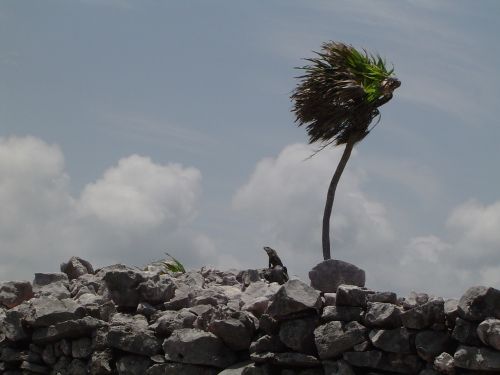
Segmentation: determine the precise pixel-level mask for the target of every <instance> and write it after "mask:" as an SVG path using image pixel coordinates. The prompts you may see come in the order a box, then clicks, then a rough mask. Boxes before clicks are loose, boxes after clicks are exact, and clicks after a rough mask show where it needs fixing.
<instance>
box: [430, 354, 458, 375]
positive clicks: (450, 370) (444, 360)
mask: <svg viewBox="0 0 500 375" xmlns="http://www.w3.org/2000/svg"><path fill="white" fill-rule="evenodd" d="M434 368H435V369H436V370H437V371H439V372H440V373H441V374H446V375H453V374H455V360H454V359H453V356H452V355H451V354H449V353H446V352H444V353H441V354H440V355H438V356H437V357H436V358H435V359H434Z"/></svg>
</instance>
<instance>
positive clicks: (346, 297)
mask: <svg viewBox="0 0 500 375" xmlns="http://www.w3.org/2000/svg"><path fill="white" fill-rule="evenodd" d="M373 293H374V292H373V291H372V290H369V289H366V288H362V287H359V286H356V285H344V284H342V285H339V287H338V288H337V293H336V300H337V301H336V304H337V306H358V307H366V300H367V296H368V295H370V294H373Z"/></svg>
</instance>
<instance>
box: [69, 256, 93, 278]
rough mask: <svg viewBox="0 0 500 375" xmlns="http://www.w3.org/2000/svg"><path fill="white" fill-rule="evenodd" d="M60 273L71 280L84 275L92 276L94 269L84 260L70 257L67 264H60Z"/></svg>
mask: <svg viewBox="0 0 500 375" xmlns="http://www.w3.org/2000/svg"><path fill="white" fill-rule="evenodd" d="M61 272H64V273H65V274H66V275H67V276H68V278H69V279H70V280H73V279H76V278H78V277H80V276H82V275H85V274H93V273H94V268H93V267H92V265H91V264H90V263H89V262H87V261H86V260H84V259H82V258H79V257H75V256H72V257H71V258H70V259H69V261H68V262H67V263H62V264H61Z"/></svg>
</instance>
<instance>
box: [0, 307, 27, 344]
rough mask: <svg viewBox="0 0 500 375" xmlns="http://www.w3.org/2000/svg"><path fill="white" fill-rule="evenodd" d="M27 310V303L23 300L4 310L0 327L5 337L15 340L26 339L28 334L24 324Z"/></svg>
mask: <svg viewBox="0 0 500 375" xmlns="http://www.w3.org/2000/svg"><path fill="white" fill-rule="evenodd" d="M28 311H29V303H28V302H23V303H21V304H20V305H18V306H16V307H14V308H12V309H10V310H7V311H6V312H5V318H4V319H3V321H2V322H1V324H0V328H1V331H3V334H4V335H5V337H6V338H8V339H9V340H11V341H14V342H15V341H22V340H26V339H27V338H28V337H29V336H30V334H29V332H28V330H27V329H26V327H25V324H24V320H25V318H26V315H27V314H28Z"/></svg>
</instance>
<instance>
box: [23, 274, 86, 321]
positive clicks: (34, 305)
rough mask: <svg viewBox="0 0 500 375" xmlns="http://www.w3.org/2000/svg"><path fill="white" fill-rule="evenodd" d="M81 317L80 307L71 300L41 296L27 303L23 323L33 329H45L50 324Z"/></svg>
mask: <svg viewBox="0 0 500 375" xmlns="http://www.w3.org/2000/svg"><path fill="white" fill-rule="evenodd" d="M64 276H66V275H64ZM79 309H80V311H79ZM81 317H82V310H81V306H80V305H78V304H77V303H76V302H75V301H73V300H72V299H70V298H66V299H63V300H58V299H57V298H55V297H52V296H43V297H39V298H32V299H31V300H30V301H29V308H28V312H27V315H26V317H25V321H26V323H27V324H29V325H31V326H33V327H47V326H50V325H52V324H56V323H59V322H64V321H66V320H74V319H79V318H81Z"/></svg>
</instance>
